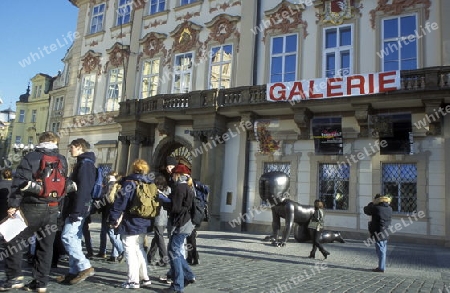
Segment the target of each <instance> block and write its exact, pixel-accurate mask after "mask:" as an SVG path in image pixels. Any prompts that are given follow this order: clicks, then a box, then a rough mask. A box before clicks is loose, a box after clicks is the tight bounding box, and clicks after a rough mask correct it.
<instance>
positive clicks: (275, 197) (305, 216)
mask: <svg viewBox="0 0 450 293" xmlns="http://www.w3.org/2000/svg"><path fill="white" fill-rule="evenodd" d="M288 188H289V176H288V175H287V174H286V173H283V172H280V171H272V172H268V173H264V174H263V175H262V176H261V178H260V179H259V196H260V197H261V199H262V200H267V201H268V202H269V203H270V205H271V210H272V235H269V236H267V237H266V238H265V240H267V241H271V242H272V244H273V245H275V246H278V247H283V246H285V245H286V242H287V241H288V239H289V236H290V235H291V231H292V228H293V227H294V224H297V225H296V226H295V230H294V238H295V240H297V241H298V242H305V241H308V240H310V237H309V232H308V223H309V220H310V219H311V217H312V215H313V214H314V207H313V206H310V205H302V204H299V203H298V202H295V201H292V200H290V199H289V198H288V194H287V190H288ZM281 218H283V219H284V220H285V224H286V227H285V229H284V231H283V235H282V236H281V239H279V234H280V228H281V223H280V221H281ZM334 241H339V242H344V240H343V239H342V237H341V234H340V232H337V231H326V230H324V231H323V232H322V235H321V242H327V243H331V242H334Z"/></svg>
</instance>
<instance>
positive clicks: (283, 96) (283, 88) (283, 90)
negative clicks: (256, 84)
mask: <svg viewBox="0 0 450 293" xmlns="http://www.w3.org/2000/svg"><path fill="white" fill-rule="evenodd" d="M276 87H280V88H281V90H279V91H278V92H277V95H278V98H275V95H274V91H275V88H276ZM269 95H270V99H271V100H273V101H284V100H286V86H285V85H284V84H283V83H281V82H277V83H274V84H273V85H271V86H270V92H269Z"/></svg>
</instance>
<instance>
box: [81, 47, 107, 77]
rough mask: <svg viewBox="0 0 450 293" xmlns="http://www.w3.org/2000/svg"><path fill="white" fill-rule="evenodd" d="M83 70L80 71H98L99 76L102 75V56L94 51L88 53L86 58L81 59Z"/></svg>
mask: <svg viewBox="0 0 450 293" xmlns="http://www.w3.org/2000/svg"><path fill="white" fill-rule="evenodd" d="M81 62H82V68H81V70H80V74H81V71H84V73H91V72H94V71H97V74H98V75H100V74H101V68H102V66H101V64H100V54H99V53H94V52H93V51H88V52H87V53H86V54H85V55H84V57H83V58H82V59H81Z"/></svg>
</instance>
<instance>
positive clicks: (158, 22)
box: [144, 19, 167, 29]
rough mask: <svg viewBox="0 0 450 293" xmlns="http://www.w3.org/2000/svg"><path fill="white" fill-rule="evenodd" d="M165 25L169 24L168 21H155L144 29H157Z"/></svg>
mask: <svg viewBox="0 0 450 293" xmlns="http://www.w3.org/2000/svg"><path fill="white" fill-rule="evenodd" d="M165 24H167V20H161V19H155V20H154V21H153V22H150V23H149V24H148V25H145V26H144V29H148V28H156V27H158V26H160V25H165Z"/></svg>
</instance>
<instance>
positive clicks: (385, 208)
mask: <svg viewBox="0 0 450 293" xmlns="http://www.w3.org/2000/svg"><path fill="white" fill-rule="evenodd" d="M364 213H365V214H366V215H369V216H372V221H371V222H370V223H369V233H370V236H371V237H372V238H374V239H375V240H377V241H379V240H388V239H389V234H390V231H389V230H388V228H389V226H390V225H391V218H392V208H391V206H390V205H389V203H388V202H384V201H382V202H375V203H373V202H371V203H369V204H368V205H367V206H365V207H364Z"/></svg>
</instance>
